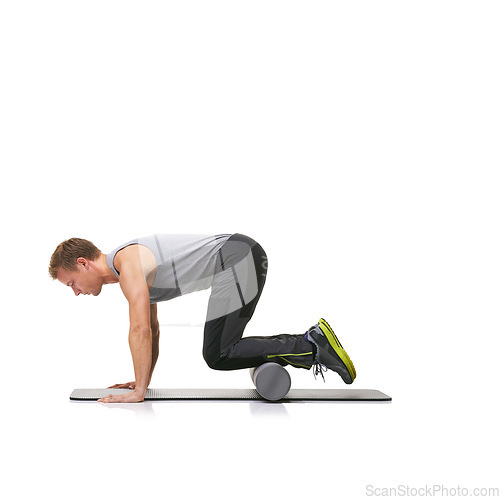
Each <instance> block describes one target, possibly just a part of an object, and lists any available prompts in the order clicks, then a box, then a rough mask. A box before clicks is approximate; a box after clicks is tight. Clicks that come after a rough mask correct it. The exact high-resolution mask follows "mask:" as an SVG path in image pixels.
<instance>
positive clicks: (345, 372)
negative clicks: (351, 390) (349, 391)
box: [306, 318, 356, 384]
mask: <svg viewBox="0 0 500 500" xmlns="http://www.w3.org/2000/svg"><path fill="white" fill-rule="evenodd" d="M306 338H307V339H309V341H311V342H312V343H313V344H314V345H315V346H316V350H317V351H316V359H315V363H314V365H313V366H314V369H315V372H314V375H315V376H316V375H317V374H318V373H320V374H321V376H322V377H323V380H324V376H323V371H326V369H327V368H328V369H330V370H333V371H335V372H337V373H338V374H339V375H340V376H341V377H342V380H343V381H344V382H345V383H346V384H352V382H353V380H354V379H355V378H356V370H355V368H354V365H353V364H352V361H351V359H350V358H349V356H348V355H347V353H346V352H345V351H344V348H343V347H342V345H341V343H340V342H339V340H338V339H337V336H336V335H335V333H334V332H333V330H332V328H331V326H330V325H329V324H328V323H327V322H326V320H324V319H323V318H320V320H319V322H318V323H316V325H314V326H312V327H311V328H309V330H308V331H307V335H306Z"/></svg>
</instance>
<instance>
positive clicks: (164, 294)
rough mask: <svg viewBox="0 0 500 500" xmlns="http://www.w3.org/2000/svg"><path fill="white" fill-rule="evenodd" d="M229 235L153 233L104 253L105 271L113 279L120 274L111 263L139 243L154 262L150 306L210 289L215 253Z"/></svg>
mask: <svg viewBox="0 0 500 500" xmlns="http://www.w3.org/2000/svg"><path fill="white" fill-rule="evenodd" d="M230 236H232V235H231V234H216V235H202V234H153V235H150V236H143V237H140V238H135V239H133V240H130V241H128V242H127V243H123V244H122V245H120V246H118V247H116V248H115V249H114V250H112V251H111V252H109V253H108V254H106V261H107V264H108V266H109V268H110V269H111V270H112V271H113V273H114V274H115V275H116V277H117V278H120V273H119V272H118V271H117V270H116V268H115V266H114V264H113V261H114V258H115V255H116V254H117V253H118V252H119V251H120V250H122V249H123V248H125V247H127V246H129V245H134V244H139V245H144V246H145V247H147V248H149V249H150V250H151V251H152V252H153V254H154V256H155V259H156V277H155V281H154V283H153V286H152V287H151V289H150V290H149V298H150V300H149V302H150V304H154V303H156V302H162V301H165V300H171V299H173V298H175V297H178V296H179V295H185V294H187V293H191V292H195V291H198V290H206V289H207V288H210V287H211V286H212V281H213V277H214V274H215V272H216V260H217V253H218V252H219V250H220V248H221V247H222V245H223V244H224V243H225V242H226V241H227V240H228V239H229V237H230Z"/></svg>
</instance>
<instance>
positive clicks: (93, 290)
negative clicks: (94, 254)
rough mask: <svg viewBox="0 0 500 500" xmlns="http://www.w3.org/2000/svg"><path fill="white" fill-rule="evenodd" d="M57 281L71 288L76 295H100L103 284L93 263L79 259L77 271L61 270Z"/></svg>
mask: <svg viewBox="0 0 500 500" xmlns="http://www.w3.org/2000/svg"><path fill="white" fill-rule="evenodd" d="M57 279H58V280H59V281H60V282H61V283H62V284H63V285H66V286H70V287H71V288H72V290H73V292H74V293H75V295H77V296H78V295H80V294H83V295H90V294H92V295H96V296H97V295H99V294H100V293H101V288H102V285H103V284H102V282H101V280H100V279H99V276H98V275H97V273H96V271H95V268H94V267H93V266H92V262H91V261H88V260H86V259H78V261H77V269H76V271H67V270H66V269H59V271H58V272H57Z"/></svg>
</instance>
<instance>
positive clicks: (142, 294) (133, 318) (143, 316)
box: [99, 258, 153, 403]
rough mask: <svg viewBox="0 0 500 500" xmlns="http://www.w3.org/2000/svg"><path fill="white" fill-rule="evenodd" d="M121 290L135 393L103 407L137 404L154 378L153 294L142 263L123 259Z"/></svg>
mask: <svg viewBox="0 0 500 500" xmlns="http://www.w3.org/2000/svg"><path fill="white" fill-rule="evenodd" d="M120 267H121V269H120V287H121V289H122V291H123V294H124V295H125V297H126V299H127V300H128V303H129V317H130V330H129V346H130V352H131V353H132V360H133V363H134V372H135V390H134V391H133V392H131V393H128V394H123V395H116V396H112V395H109V396H106V397H104V398H101V399H99V401H100V402H103V403H132V402H134V403H136V402H141V401H144V395H145V394H146V389H147V387H148V385H149V381H150V378H151V375H152V367H153V363H152V352H153V347H152V344H153V339H152V337H153V336H152V331H151V322H150V304H149V290H148V286H147V283H146V280H145V278H144V273H143V270H142V266H141V262H140V259H137V258H127V259H122V262H121V266H120Z"/></svg>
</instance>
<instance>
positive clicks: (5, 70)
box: [0, 0, 500, 499]
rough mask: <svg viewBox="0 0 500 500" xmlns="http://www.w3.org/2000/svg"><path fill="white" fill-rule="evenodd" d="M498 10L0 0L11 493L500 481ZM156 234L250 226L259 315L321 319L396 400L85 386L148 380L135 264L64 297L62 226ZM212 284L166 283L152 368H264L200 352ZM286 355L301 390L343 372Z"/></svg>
mask: <svg viewBox="0 0 500 500" xmlns="http://www.w3.org/2000/svg"><path fill="white" fill-rule="evenodd" d="M499 15H500V7H499V6H498V3H497V2H486V1H484V2H472V1H469V2H464V1H453V2H444V1H437V0H433V1H420V2H404V1H369V2H364V1H356V2H322V1H315V2H306V1H286V2H281V1H274V0H267V1H253V2H241V1H234V0H233V1H203V2H196V1H183V2H180V1H179V2H166V1H165V2H156V1H150V2H129V1H123V0H120V1H106V0H100V1H87V2H74V1H68V0H65V1H59V2H55V1H36V2H28V1H22V0H21V1H5V2H2V4H1V7H0V50H1V59H0V70H1V79H0V87H1V92H0V100H1V101H0V105H1V109H0V127H1V128H0V133H1V151H0V155H1V157H0V160H1V166H2V172H3V174H2V177H3V181H2V183H1V191H2V196H1V201H0V203H1V211H2V226H3V232H2V244H1V252H2V254H1V260H0V262H1V264H2V283H3V287H2V290H1V304H2V311H3V312H2V319H3V321H2V342H1V345H2V347H1V349H0V356H1V379H2V389H3V390H2V391H1V398H0V399H1V405H2V412H1V415H2V421H3V423H2V427H1V429H2V436H1V441H2V445H1V450H2V451H1V453H2V455H3V458H4V460H5V462H4V466H3V468H2V475H3V478H2V481H1V483H0V484H1V486H0V488H1V489H2V490H5V491H4V492H7V493H8V494H7V496H5V498H9V499H17V498H19V499H20V498H23V499H24V498H28V497H29V498H41V497H42V496H43V497H44V498H45V497H49V496H50V497H51V498H56V499H59V498H76V499H80V498H82V499H83V498H108V497H111V496H113V497H116V498H127V499H128V498H138V497H139V495H140V497H141V498H161V499H163V498H178V497H182V498H184V497H188V496H189V495H191V496H190V498H217V499H232V498H245V499H246V498H252V499H255V498H270V497H271V496H279V497H280V498H281V497H286V498H293V499H295V498H297V499H299V498H306V497H309V496H316V495H320V497H321V498H337V497H339V498H348V499H350V498H353V499H355V498H364V497H365V493H366V492H367V486H368V485H372V486H373V487H378V488H383V487H395V486H398V485H400V484H401V485H408V486H412V487H423V486H425V485H434V484H438V485H444V486H447V487H449V488H452V487H457V486H461V487H466V488H469V489H470V490H472V488H474V487H492V486H496V487H499V486H500V485H499V483H498V481H497V478H496V477H495V474H494V470H497V469H496V467H497V465H498V460H497V459H498V445H499V435H498V410H497V409H496V400H497V399H498V392H499V391H498V387H499V380H498V365H497V360H498V352H499V341H498V335H499V324H500V321H499V317H498V303H499V285H498V283H499V264H498V255H499V243H500V240H499V233H498V215H499V208H500V206H499V205H500V203H499V199H498V190H499V185H498V180H497V173H498V168H499V157H500V154H499V145H498V138H499V132H500V126H499V115H500V102H499V91H498V89H499V88H500V72H499V65H498V61H499V47H500V32H499V30H498V26H499V21H500V19H499ZM155 232H157V233H158V232H164V233H202V234H210V233H213V234H217V233H232V232H240V233H243V234H247V235H249V236H251V237H252V238H254V239H256V240H257V241H259V242H260V243H261V245H262V246H263V247H264V249H265V250H266V252H267V254H268V257H269V272H268V279H267V283H266V287H265V289H264V293H263V295H262V298H261V301H260V303H259V306H258V307H257V310H256V312H255V315H254V318H253V319H252V321H251V323H250V324H249V326H248V328H247V330H246V332H245V335H266V334H269V335H272V334H277V333H302V332H304V331H305V330H306V329H307V328H308V327H309V326H311V325H312V324H314V323H316V322H317V320H318V318H319V317H320V316H324V317H325V318H326V319H327V320H328V321H329V322H330V323H331V324H332V326H333V327H334V329H335V331H336V333H337V334H338V336H339V338H340V339H341V342H342V343H343V344H344V347H346V349H347V351H348V352H349V354H350V355H351V358H352V360H353V362H354V364H355V366H356V368H357V371H358V378H357V379H356V381H355V383H354V384H353V387H357V388H372V389H379V390H382V391H383V392H386V393H387V394H389V395H391V396H392V397H393V402H392V404H324V403H316V404H314V403H308V404H301V403H296V404H286V405H280V404H278V405H269V404H261V403H244V402H243V403H227V402H212V403H143V404H138V405H122V406H120V405H113V406H106V405H102V404H96V403H70V402H69V400H68V396H69V394H70V393H71V391H72V390H73V389H74V388H76V387H106V386H108V385H111V384H114V383H118V382H127V381H129V380H132V379H133V371H132V362H131V357H130V352H129V350H128V342H127V336H128V323H127V320H128V310H127V303H126V301H125V299H124V298H123V296H122V295H121V292H120V289H119V287H118V285H109V286H106V287H104V289H103V292H102V293H101V295H100V296H99V297H98V298H95V297H78V298H76V297H75V296H73V294H72V292H71V290H69V289H67V288H65V287H63V286H62V285H61V284H60V283H59V282H57V281H56V282H53V281H52V280H51V279H50V278H49V277H48V272H47V269H48V264H49V259H50V256H51V254H52V252H53V250H54V249H55V247H56V246H57V244H58V243H59V242H61V241H62V240H64V239H66V238H69V237H72V236H78V237H82V238H87V239H90V240H91V241H93V242H94V243H95V244H96V245H97V246H98V247H99V248H100V249H101V250H102V251H103V252H104V253H106V252H108V251H110V250H111V249H113V248H114V247H115V246H117V245H119V244H120V243H122V242H125V241H127V240H129V239H132V238H134V237H137V236H145V235H149V234H152V233H155ZM208 293H209V292H208V291H207V292H206V293H205V292H200V293H198V294H192V295H190V296H186V297H182V298H179V299H176V300H174V301H171V302H167V303H163V304H160V305H159V308H158V310H159V319H160V323H161V325H162V326H161V341H160V358H159V361H158V367H157V369H156V371H155V374H154V376H153V381H152V384H151V386H152V387H250V386H251V381H250V378H249V376H248V372H247V371H246V370H244V371H241V372H215V371H213V370H210V369H209V368H208V367H207V366H206V364H205V363H204V361H203V358H202V354H201V348H202V332H203V321H204V318H205V311H206V301H207V298H208ZM290 371H291V374H292V379H293V384H294V386H295V387H311V388H317V387H329V388H337V387H345V386H344V385H343V383H342V381H341V379H340V377H338V376H337V374H335V373H333V372H329V373H328V374H327V381H326V384H324V383H323V381H322V380H314V377H313V375H312V373H311V372H310V371H309V372H308V371H305V370H303V371H301V370H293V369H291V370H290ZM497 472H498V470H497ZM194 495H196V496H194ZM339 495H340V496H339Z"/></svg>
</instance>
